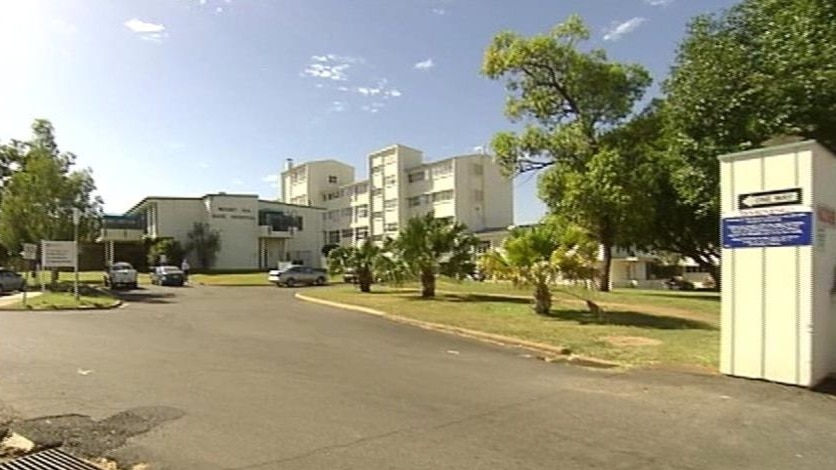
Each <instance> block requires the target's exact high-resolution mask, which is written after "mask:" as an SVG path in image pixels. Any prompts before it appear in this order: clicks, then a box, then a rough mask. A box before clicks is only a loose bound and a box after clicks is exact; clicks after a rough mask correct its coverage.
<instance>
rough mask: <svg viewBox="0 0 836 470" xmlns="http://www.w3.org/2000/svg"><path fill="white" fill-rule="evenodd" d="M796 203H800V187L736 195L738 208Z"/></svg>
mask: <svg viewBox="0 0 836 470" xmlns="http://www.w3.org/2000/svg"><path fill="white" fill-rule="evenodd" d="M796 204H801V188H789V189H779V190H776V191H761V192H758V193H744V194H738V195H737V207H738V209H740V210H743V209H754V208H758V207H775V206H791V205H796Z"/></svg>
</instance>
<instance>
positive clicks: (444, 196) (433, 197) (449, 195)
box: [408, 189, 453, 207]
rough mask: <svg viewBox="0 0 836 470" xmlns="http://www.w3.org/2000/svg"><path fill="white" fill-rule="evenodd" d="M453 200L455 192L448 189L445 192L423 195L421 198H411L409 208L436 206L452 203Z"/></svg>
mask: <svg viewBox="0 0 836 470" xmlns="http://www.w3.org/2000/svg"><path fill="white" fill-rule="evenodd" d="M452 199H453V190H452V189H448V190H445V191H436V192H434V193H430V194H421V195H420V196H415V197H411V198H409V202H408V204H409V207H418V206H422V205H426V204H434V203H437V202H445V201H450V200H452Z"/></svg>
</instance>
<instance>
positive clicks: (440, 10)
mask: <svg viewBox="0 0 836 470" xmlns="http://www.w3.org/2000/svg"><path fill="white" fill-rule="evenodd" d="M657 1H658V0H657ZM433 13H435V14H436V15H443V14H445V13H447V10H445V9H444V8H433Z"/></svg>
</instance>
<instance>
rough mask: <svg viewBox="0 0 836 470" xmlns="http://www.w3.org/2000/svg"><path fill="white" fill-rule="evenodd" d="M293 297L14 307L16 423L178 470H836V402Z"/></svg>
mask: <svg viewBox="0 0 836 470" xmlns="http://www.w3.org/2000/svg"><path fill="white" fill-rule="evenodd" d="M292 292H293V291H291V290H283V289H275V288H270V287H264V288H210V287H195V288H184V289H165V288H153V289H148V290H145V291H143V292H142V293H141V294H133V295H132V296H131V297H132V298H131V299H130V301H129V302H130V305H129V306H128V307H127V308H123V309H118V310H113V311H107V312H103V313H31V312H21V313H14V312H0V335H2V340H0V401H2V402H3V403H0V413H7V414H10V413H15V414H16V415H17V418H18V419H34V421H30V422H28V423H27V422H24V423H20V424H16V425H13V427H14V426H17V429H19V430H24V431H25V432H26V433H34V434H39V435H40V436H41V437H39V439H41V438H43V439H46V438H49V435H50V432H51V431H50V429H52V430H53V431H54V432H52V438H53V439H58V438H60V439H64V440H66V441H69V445H73V446H75V448H76V449H82V450H83V449H86V451H96V452H103V453H107V454H110V455H113V456H115V457H117V458H118V459H120V460H122V461H123V462H125V463H131V462H148V463H150V464H151V465H152V468H165V469H202V470H213V469H433V470H443V469H468V470H471V469H472V470H477V469H490V470H496V469H514V470H523V469H561V470H563V469H599V468H600V469H642V470H644V469H759V470H761V469H786V468H793V469H807V468H809V469H822V468H836V446H834V445H833V442H834V441H836V400H834V399H833V397H831V396H829V395H823V394H815V393H811V392H807V391H803V390H799V389H795V388H789V387H781V386H776V385H770V384H764V383H756V382H748V381H742V380H736V379H728V378H722V377H699V376H692V375H685V374H677V373H667V372H659V371H654V372H631V373H613V372H606V371H591V370H587V369H583V368H579V367H574V366H566V365H557V364H547V363H544V362H541V361H538V360H535V359H530V358H526V357H523V356H522V354H523V353H522V352H520V351H515V350H509V349H504V348H499V347H494V346H487V345H483V344H480V343H476V342H472V341H469V340H463V339H459V338H456V337H453V336H449V335H445V334H440V333H434V332H429V331H424V330H422V329H418V328H414V327H409V326H405V325H401V324H397V323H392V322H388V321H386V320H383V319H379V318H375V317H371V316H366V315H363V314H358V313H351V312H345V311H340V310H335V309H330V308H325V307H321V306H317V305H312V304H305V303H301V302H298V301H296V300H294V299H293V298H292V295H291V294H292ZM172 293H174V294H172ZM9 407H10V408H9ZM75 414H80V415H84V416H76V415H75ZM59 415H72V416H63V417H59V418H48V419H37V418H39V417H45V416H59ZM88 416H89V418H88ZM47 425H49V426H52V428H49V426H47ZM60 426H64V428H61V429H63V430H57V431H56V430H55V429H53V428H56V427H60ZM43 436H46V437H43ZM56 436H58V437H56ZM92 441H95V442H96V443H97V444H91V442H92ZM85 442H86V443H87V444H85ZM85 446H86V447H85ZM97 446H98V447H97ZM91 449H92V450H91Z"/></svg>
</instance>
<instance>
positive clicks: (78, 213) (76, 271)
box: [73, 207, 81, 302]
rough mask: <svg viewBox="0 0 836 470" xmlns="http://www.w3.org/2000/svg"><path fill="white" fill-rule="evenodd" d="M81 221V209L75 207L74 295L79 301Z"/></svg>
mask: <svg viewBox="0 0 836 470" xmlns="http://www.w3.org/2000/svg"><path fill="white" fill-rule="evenodd" d="M79 222H81V211H79V210H78V209H76V208H75V207H74V208H73V245H74V251H75V263H73V265H74V268H73V270H74V273H73V276H74V278H75V279H74V282H73V295H74V296H75V301H76V302H78V300H79V295H78V224H79Z"/></svg>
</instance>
